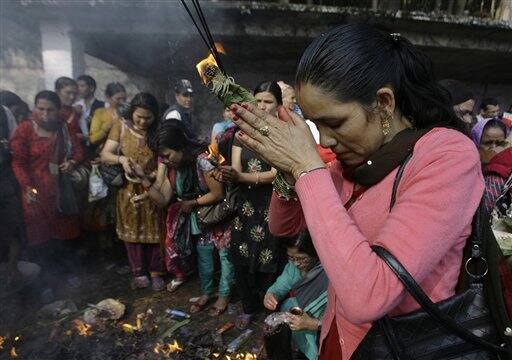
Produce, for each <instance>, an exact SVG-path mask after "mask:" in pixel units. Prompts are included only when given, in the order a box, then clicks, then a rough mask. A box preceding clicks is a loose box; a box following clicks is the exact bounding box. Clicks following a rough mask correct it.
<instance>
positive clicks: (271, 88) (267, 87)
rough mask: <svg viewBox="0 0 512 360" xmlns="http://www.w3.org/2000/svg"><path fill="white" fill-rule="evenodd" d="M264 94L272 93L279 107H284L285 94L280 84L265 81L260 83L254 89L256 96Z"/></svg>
mask: <svg viewBox="0 0 512 360" xmlns="http://www.w3.org/2000/svg"><path fill="white" fill-rule="evenodd" d="M262 92H269V93H271V94H272V95H274V97H275V98H276V101H277V103H278V104H279V105H283V93H282V91H281V88H280V87H279V85H278V83H276V82H275V81H263V82H262V83H259V84H258V86H256V88H255V89H254V95H256V94H259V93H262Z"/></svg>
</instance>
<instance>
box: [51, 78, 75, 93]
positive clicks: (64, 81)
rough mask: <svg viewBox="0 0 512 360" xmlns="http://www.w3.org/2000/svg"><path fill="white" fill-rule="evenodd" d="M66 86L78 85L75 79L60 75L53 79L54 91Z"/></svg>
mask: <svg viewBox="0 0 512 360" xmlns="http://www.w3.org/2000/svg"><path fill="white" fill-rule="evenodd" d="M66 86H78V85H77V84H76V81H75V80H73V79H71V78H69V77H67V76H61V77H60V78H58V79H57V80H55V92H59V91H61V90H62V89H64V88H65V87H66Z"/></svg>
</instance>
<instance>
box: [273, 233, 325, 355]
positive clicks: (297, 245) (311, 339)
mask: <svg viewBox="0 0 512 360" xmlns="http://www.w3.org/2000/svg"><path fill="white" fill-rule="evenodd" d="M286 252H287V254H288V264H287V265H286V267H285V268H284V270H283V272H282V273H281V275H280V276H279V277H278V278H277V280H276V282H275V283H274V284H273V285H272V286H271V287H270V288H268V290H267V293H266V294H265V298H264V300H263V305H265V307H266V308H267V309H269V310H272V311H274V310H276V309H277V308H278V305H279V311H286V312H289V311H292V312H293V310H292V309H293V308H297V307H298V308H300V309H301V310H302V314H301V315H300V314H296V315H293V314H290V321H289V327H290V330H291V334H290V331H287V329H285V330H283V331H281V332H280V333H277V334H275V335H271V336H267V337H266V339H265V340H266V346H267V355H268V357H269V359H280V360H283V359H284V358H288V357H289V358H290V359H291V351H290V337H291V341H292V342H293V343H294V344H295V346H296V347H297V348H298V349H299V350H300V351H301V352H302V353H303V354H304V355H305V356H306V357H307V358H308V359H310V360H316V359H318V347H317V343H318V330H319V329H320V324H321V321H320V320H321V318H322V316H323V313H324V311H325V307H326V305H327V284H328V279H327V276H326V275H325V272H324V270H323V268H322V265H321V264H320V262H319V260H318V255H317V254H316V251H315V248H314V246H313V242H312V241H311V236H310V235H309V232H308V231H302V232H301V233H300V234H299V235H298V236H297V237H296V238H293V239H292V240H290V242H289V243H288V244H287V249H286ZM290 335H291V336H290ZM276 345H277V346H276ZM278 349H279V350H280V351H279V353H277V352H278Z"/></svg>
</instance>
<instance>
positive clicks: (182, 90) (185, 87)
mask: <svg viewBox="0 0 512 360" xmlns="http://www.w3.org/2000/svg"><path fill="white" fill-rule="evenodd" d="M193 94H194V89H192V84H191V83H190V81H189V80H186V79H181V80H178V81H177V82H176V84H175V85H174V97H175V99H176V104H174V105H172V106H171V107H170V108H169V109H167V111H166V112H165V114H164V119H165V120H169V119H175V120H179V121H182V122H183V125H184V126H185V131H186V133H187V135H188V136H189V137H190V138H195V137H196V134H195V131H194V130H195V129H194V128H195V127H194V124H193V123H192V117H191V114H190V110H191V108H192V96H193Z"/></svg>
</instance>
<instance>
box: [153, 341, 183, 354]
mask: <svg viewBox="0 0 512 360" xmlns="http://www.w3.org/2000/svg"><path fill="white" fill-rule="evenodd" d="M153 351H154V352H155V354H160V355H163V356H165V357H167V358H168V357H170V355H171V354H173V353H177V352H181V351H183V349H182V348H181V347H180V345H179V344H178V342H177V341H176V340H174V342H173V343H172V344H160V343H157V344H156V346H155V348H154V349H153Z"/></svg>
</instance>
